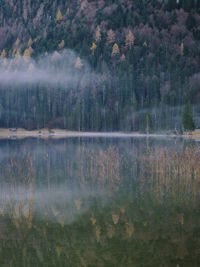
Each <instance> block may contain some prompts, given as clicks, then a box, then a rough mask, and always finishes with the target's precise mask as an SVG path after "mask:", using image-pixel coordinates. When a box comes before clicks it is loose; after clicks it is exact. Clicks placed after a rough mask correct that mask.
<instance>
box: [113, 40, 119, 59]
mask: <svg viewBox="0 0 200 267" xmlns="http://www.w3.org/2000/svg"><path fill="white" fill-rule="evenodd" d="M119 53H120V51H119V46H118V44H117V43H115V44H114V45H113V48H112V57H114V56H117V55H119Z"/></svg>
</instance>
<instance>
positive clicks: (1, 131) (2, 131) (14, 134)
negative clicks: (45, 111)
mask: <svg viewBox="0 0 200 267" xmlns="http://www.w3.org/2000/svg"><path fill="white" fill-rule="evenodd" d="M28 137H36V138H65V137H104V138H105V137H118V138H120V137H121V138H122V137H123V138H125V137H160V138H162V137H178V138H180V137H183V138H187V139H193V140H200V131H198V132H191V133H185V134H183V135H176V134H156V133H154V134H143V133H139V132H81V131H80V132H79V131H70V130H63V129H51V130H49V129H40V130H31V131H28V130H25V129H22V128H18V129H15V128H13V129H9V128H0V139H18V138H28Z"/></svg>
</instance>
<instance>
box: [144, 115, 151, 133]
mask: <svg viewBox="0 0 200 267" xmlns="http://www.w3.org/2000/svg"><path fill="white" fill-rule="evenodd" d="M143 132H144V133H146V134H150V133H153V132H154V127H153V120H152V117H151V114H149V113H146V114H144V121H143Z"/></svg>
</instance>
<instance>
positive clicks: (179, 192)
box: [136, 146, 200, 200]
mask: <svg viewBox="0 0 200 267" xmlns="http://www.w3.org/2000/svg"><path fill="white" fill-rule="evenodd" d="M137 160H138V161H139V162H140V164H139V165H140V169H139V171H137V174H136V176H137V178H138V179H139V180H140V181H141V183H140V184H141V188H142V189H145V187H147V186H148V190H149V188H150V189H151V192H152V193H153V194H154V195H155V197H156V198H157V199H162V198H163V197H165V196H171V197H173V198H174V199H177V198H178V197H182V198H184V197H185V196H189V197H190V198H192V199H193V200H196V199H197V197H198V196H199V183H200V148H198V147H191V146H188V147H186V148H184V147H181V148H180V149H178V150H176V149H172V150H169V149H168V148H163V149H160V148H156V149H154V150H149V151H148V152H147V153H146V154H145V155H141V156H140V157H139V158H138V159H137Z"/></svg>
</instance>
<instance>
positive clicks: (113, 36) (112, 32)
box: [107, 30, 115, 44]
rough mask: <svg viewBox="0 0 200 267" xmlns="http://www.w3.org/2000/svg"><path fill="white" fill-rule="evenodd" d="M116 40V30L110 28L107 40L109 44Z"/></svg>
mask: <svg viewBox="0 0 200 267" xmlns="http://www.w3.org/2000/svg"><path fill="white" fill-rule="evenodd" d="M114 41H115V32H114V31H113V30H109V31H108V35H107V42H108V44H110V43H114Z"/></svg>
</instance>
